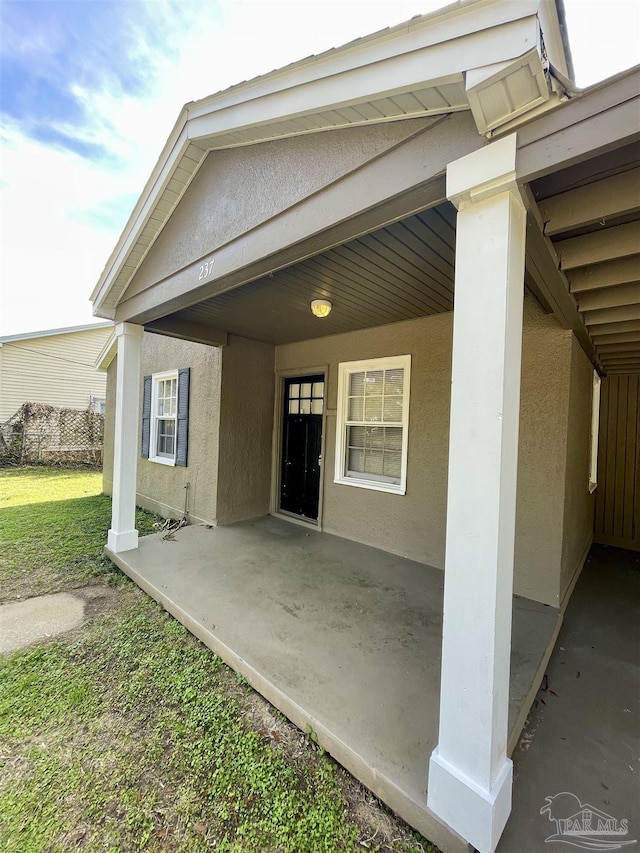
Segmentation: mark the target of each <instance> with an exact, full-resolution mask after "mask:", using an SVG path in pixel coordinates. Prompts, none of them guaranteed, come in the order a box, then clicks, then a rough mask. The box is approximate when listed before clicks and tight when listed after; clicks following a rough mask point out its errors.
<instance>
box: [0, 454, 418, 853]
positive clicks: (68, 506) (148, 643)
mask: <svg viewBox="0 0 640 853" xmlns="http://www.w3.org/2000/svg"><path fill="white" fill-rule="evenodd" d="M100 484H101V475H100V474H96V473H93V472H84V471H63V470H49V469H45V468H32V469H22V470H20V469H12V470H0V601H5V602H6V601H7V600H12V599H16V598H17V597H21V598H24V597H27V596H31V595H36V594H42V593H44V592H53V591H57V590H60V589H67V590H70V589H73V588H79V587H85V586H88V585H91V586H96V585H98V586H103V587H105V589H107V588H110V595H109V596H108V601H109V602H110V603H109V605H108V606H106V607H105V608H104V610H103V612H102V613H100V614H99V615H96V616H94V617H93V618H92V619H91V620H90V621H88V622H86V623H85V625H84V626H83V627H82V628H80V629H77V630H76V631H75V632H73V633H72V634H68V635H65V637H63V638H62V639H59V640H58V641H55V642H49V643H46V644H43V645H39V646H34V647H31V648H29V649H25V650H23V651H19V652H16V653H14V654H13V655H10V656H4V657H3V656H0V849H1V850H3V851H8V853H42V851H50V853H55V851H67V850H83V851H105V853H116V851H117V853H128V851H169V853H173V851H194V853H195V851H205V850H215V851H216V853H224V851H229V852H230V851H238V853H241V851H242V853H254V851H255V853H307V851H308V853H323V851H325V853H340V851H354V853H355V851H362V850H365V849H366V850H379V851H394V853H400V851H406V853H409V851H416V853H417V852H418V851H427V850H432V849H433V848H432V847H431V845H429V844H428V843H427V842H426V841H424V839H419V838H418V837H416V836H414V835H413V834H412V833H410V832H409V830H408V829H407V827H406V826H405V825H403V824H402V823H401V822H399V821H397V820H396V819H395V818H393V816H392V815H390V814H388V813H387V812H386V811H385V810H384V809H382V808H381V807H380V806H379V805H378V803H377V802H376V801H375V799H374V798H373V797H372V796H371V795H370V794H368V792H366V791H365V790H364V789H363V788H361V786H359V785H358V784H357V783H356V782H355V781H354V780H353V779H351V777H349V776H348V774H347V773H345V772H344V771H343V770H342V769H341V768H339V767H338V766H337V765H336V764H335V763H334V762H333V761H332V760H331V759H330V758H329V757H327V756H326V755H324V754H322V753H321V752H319V751H317V750H316V749H315V747H314V744H313V738H312V737H308V736H307V737H305V736H304V735H303V734H302V733H300V732H299V731H298V730H297V729H295V727H293V726H292V725H290V724H289V723H288V722H287V721H286V720H285V719H284V718H283V717H282V715H280V714H279V713H278V712H277V711H275V709H273V708H272V707H271V706H269V705H268V703H267V702H265V700H263V699H262V698H261V697H259V696H258V695H257V694H256V693H254V692H253V691H252V690H251V689H250V688H249V687H247V686H246V684H245V683H243V680H242V679H237V678H236V676H235V674H234V673H233V672H232V671H231V670H229V669H228V668H227V667H226V666H225V665H224V664H223V663H222V662H221V661H220V659H219V658H217V657H216V656H215V655H214V654H213V653H212V652H211V651H210V650H208V649H207V648H205V647H204V646H203V645H202V644H201V643H199V642H198V641H197V640H196V639H195V638H194V637H192V636H191V635H190V634H188V632H187V631H186V630H185V629H184V628H183V627H182V626H181V625H180V624H179V623H177V622H176V621H175V620H174V619H173V618H171V617H170V616H169V615H168V614H166V613H165V612H164V611H163V610H162V609H161V608H160V607H159V606H158V605H156V604H155V603H154V602H152V601H151V600H150V599H149V598H147V597H146V596H145V595H144V594H143V593H142V592H141V591H140V590H138V588H137V587H135V586H134V585H133V584H132V583H131V582H130V581H129V580H128V579H127V578H126V577H125V576H124V575H122V574H120V572H119V571H118V570H117V569H115V568H114V567H113V566H112V565H111V563H110V562H109V561H107V560H105V558H104V557H103V556H102V546H103V544H104V541H105V537H106V530H107V528H108V526H109V518H110V500H109V499H108V498H106V497H104V496H102V495H100V493H99V492H100ZM154 520H155V519H154V518H153V517H152V516H149V515H148V514H146V513H143V512H140V513H139V517H138V525H139V529H140V530H141V531H142V532H150V531H151V530H152V529H153V522H154Z"/></svg>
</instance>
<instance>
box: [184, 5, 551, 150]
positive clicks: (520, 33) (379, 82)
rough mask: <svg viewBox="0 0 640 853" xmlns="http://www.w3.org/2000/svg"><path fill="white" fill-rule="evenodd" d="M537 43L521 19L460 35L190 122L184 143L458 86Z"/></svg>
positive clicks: (530, 23)
mask: <svg viewBox="0 0 640 853" xmlns="http://www.w3.org/2000/svg"><path fill="white" fill-rule="evenodd" d="M537 39H538V23H537V19H536V18H535V17H529V18H522V19H520V20H518V21H512V22H511V23H509V24H506V25H505V26H504V27H503V28H501V29H500V30H492V31H489V32H480V33H471V34H469V35H466V36H463V37H462V38H461V39H460V40H459V41H457V42H456V43H455V45H454V44H452V43H445V44H437V45H433V46H431V47H429V48H426V49H424V50H421V51H414V52H412V53H407V54H403V55H402V56H396V57H393V58H390V59H385V60H382V61H379V62H377V63H376V64H375V65H367V66H362V67H358V68H353V69H351V70H350V71H348V72H347V71H345V72H344V73H341V74H338V75H336V76H333V77H328V78H323V79H321V80H316V81H312V82H309V83H307V84H305V85H300V86H295V87H291V88H289V89H285V90H281V91H278V92H273V93H271V94H268V95H264V96H262V97H260V98H259V99H256V100H254V101H242V102H240V103H238V104H235V105H234V106H229V107H227V108H225V109H224V110H217V111H216V112H211V113H209V114H208V115H203V116H200V117H198V118H191V119H190V120H189V138H190V139H191V140H192V141H194V142H198V141H200V140H205V139H207V140H208V144H209V145H210V144H211V137H212V136H215V135H217V134H222V133H225V132H230V131H233V130H239V129H241V128H246V127H251V126H253V127H255V126H260V125H265V124H269V123H271V122H273V121H275V120H278V121H286V120H287V119H293V118H296V117H297V116H300V115H304V114H309V113H314V112H324V111H325V110H330V109H336V108H338V109H339V108H340V107H345V106H350V105H352V104H357V103H359V102H362V101H366V100H373V99H375V98H382V97H390V96H393V94H397V93H398V92H403V91H409V90H410V89H411V88H414V89H415V88H420V87H422V86H425V85H431V84H433V85H436V86H437V85H443V84H445V83H447V82H460V81H461V80H462V79H463V73H464V72H465V71H466V70H467V69H469V68H474V67H476V66H479V65H489V64H491V63H494V62H500V61H502V60H505V59H510V58H511V57H513V56H520V55H521V54H524V53H526V52H527V51H528V50H529V49H531V48H532V47H533V46H535V44H536V43H537Z"/></svg>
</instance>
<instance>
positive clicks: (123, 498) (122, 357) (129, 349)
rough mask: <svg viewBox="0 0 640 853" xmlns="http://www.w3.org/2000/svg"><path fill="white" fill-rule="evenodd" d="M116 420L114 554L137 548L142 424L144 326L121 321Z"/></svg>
mask: <svg viewBox="0 0 640 853" xmlns="http://www.w3.org/2000/svg"><path fill="white" fill-rule="evenodd" d="M115 335H116V339H117V341H118V362H117V385H116V419H115V433H114V446H113V502H112V507H111V529H110V530H109V534H108V539H107V546H108V547H109V549H110V550H111V551H113V552H114V553H115V554H120V553H122V551H130V550H131V549H132V548H137V547H138V531H137V530H136V477H137V470H138V445H139V435H138V433H139V425H140V347H141V344H142V335H143V330H142V326H135V325H133V324H132V323H118V324H117V326H116V328H115Z"/></svg>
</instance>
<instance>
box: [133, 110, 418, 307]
mask: <svg viewBox="0 0 640 853" xmlns="http://www.w3.org/2000/svg"><path fill="white" fill-rule="evenodd" d="M428 124H429V119H416V120H412V121H403V122H395V123H391V124H380V125H374V126H372V127H366V128H364V127H363V128H346V129H343V130H336V131H332V132H331V133H318V134H310V135H307V136H300V137H297V138H291V139H280V140H276V141H274V142H263V143H261V144H260V145H252V146H248V147H244V148H237V149H232V150H228V151H214V152H211V153H210V154H209V156H208V158H207V160H206V161H205V163H204V164H203V165H202V167H201V168H200V170H199V171H198V173H197V175H196V176H195V178H194V180H193V182H192V183H191V184H190V186H189V191H188V192H187V193H186V194H185V195H184V197H183V198H182V199H181V201H180V203H179V204H178V206H177V208H176V210H175V212H174V213H173V214H172V216H171V219H170V220H169V222H168V223H167V224H166V226H165V227H164V229H163V230H162V232H161V234H160V235H159V237H158V239H157V240H156V241H155V243H154V245H153V248H152V249H151V251H150V252H149V254H148V255H147V257H146V258H145V260H144V261H143V263H142V264H141V266H140V269H139V270H138V271H137V272H136V274H135V276H134V278H133V280H132V282H131V284H130V285H129V287H128V289H127V297H130V296H133V295H134V294H136V293H139V292H141V291H142V290H145V289H146V288H147V287H150V286H151V285H153V284H155V283H156V282H158V281H161V280H162V279H163V278H165V277H166V276H168V275H171V274H172V273H175V272H176V271H177V270H179V269H182V268H183V267H184V266H185V265H187V264H189V263H192V262H193V261H195V260H197V259H199V258H203V257H204V256H205V255H207V254H208V253H210V252H212V251H214V250H216V249H219V248H220V246H222V245H224V244H225V243H228V242H229V241H230V240H233V239H234V238H235V237H237V236H239V235H240V234H244V233H246V232H247V231H250V230H251V229H252V228H254V227H256V226H257V225H259V224H260V223H262V222H265V221H266V220H268V219H270V218H271V217H273V216H275V215H277V214H278V213H280V212H282V211H283V210H286V209H287V208H290V207H292V206H293V205H295V204H296V203H297V202H299V201H300V200H301V199H303V198H306V197H308V196H310V195H312V194H313V193H314V192H317V191H318V190H320V189H322V188H323V187H326V186H327V185H329V184H331V183H332V182H333V181H336V180H338V179H339V178H341V177H343V176H344V175H346V174H348V173H349V172H351V171H353V170H354V169H356V168H357V167H358V166H360V165H362V164H363V163H366V162H368V161H369V160H372V159H374V158H375V157H376V156H378V155H379V154H381V153H383V152H384V151H387V150H389V149H390V148H392V147H393V146H394V145H396V144H398V143H399V142H401V141H402V140H404V139H406V138H407V137H409V136H411V135H412V134H413V133H416V132H417V131H419V130H420V129H421V128H424V127H426V126H427V125H428Z"/></svg>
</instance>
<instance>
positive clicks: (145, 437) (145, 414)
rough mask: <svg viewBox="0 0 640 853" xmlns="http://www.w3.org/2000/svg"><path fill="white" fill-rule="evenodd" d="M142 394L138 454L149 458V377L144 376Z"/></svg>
mask: <svg viewBox="0 0 640 853" xmlns="http://www.w3.org/2000/svg"><path fill="white" fill-rule="evenodd" d="M143 388H144V393H143V395H142V444H141V449H140V455H141V456H142V457H143V458H144V459H148V458H149V439H150V438H151V377H150V376H145V377H144V383H143Z"/></svg>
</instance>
